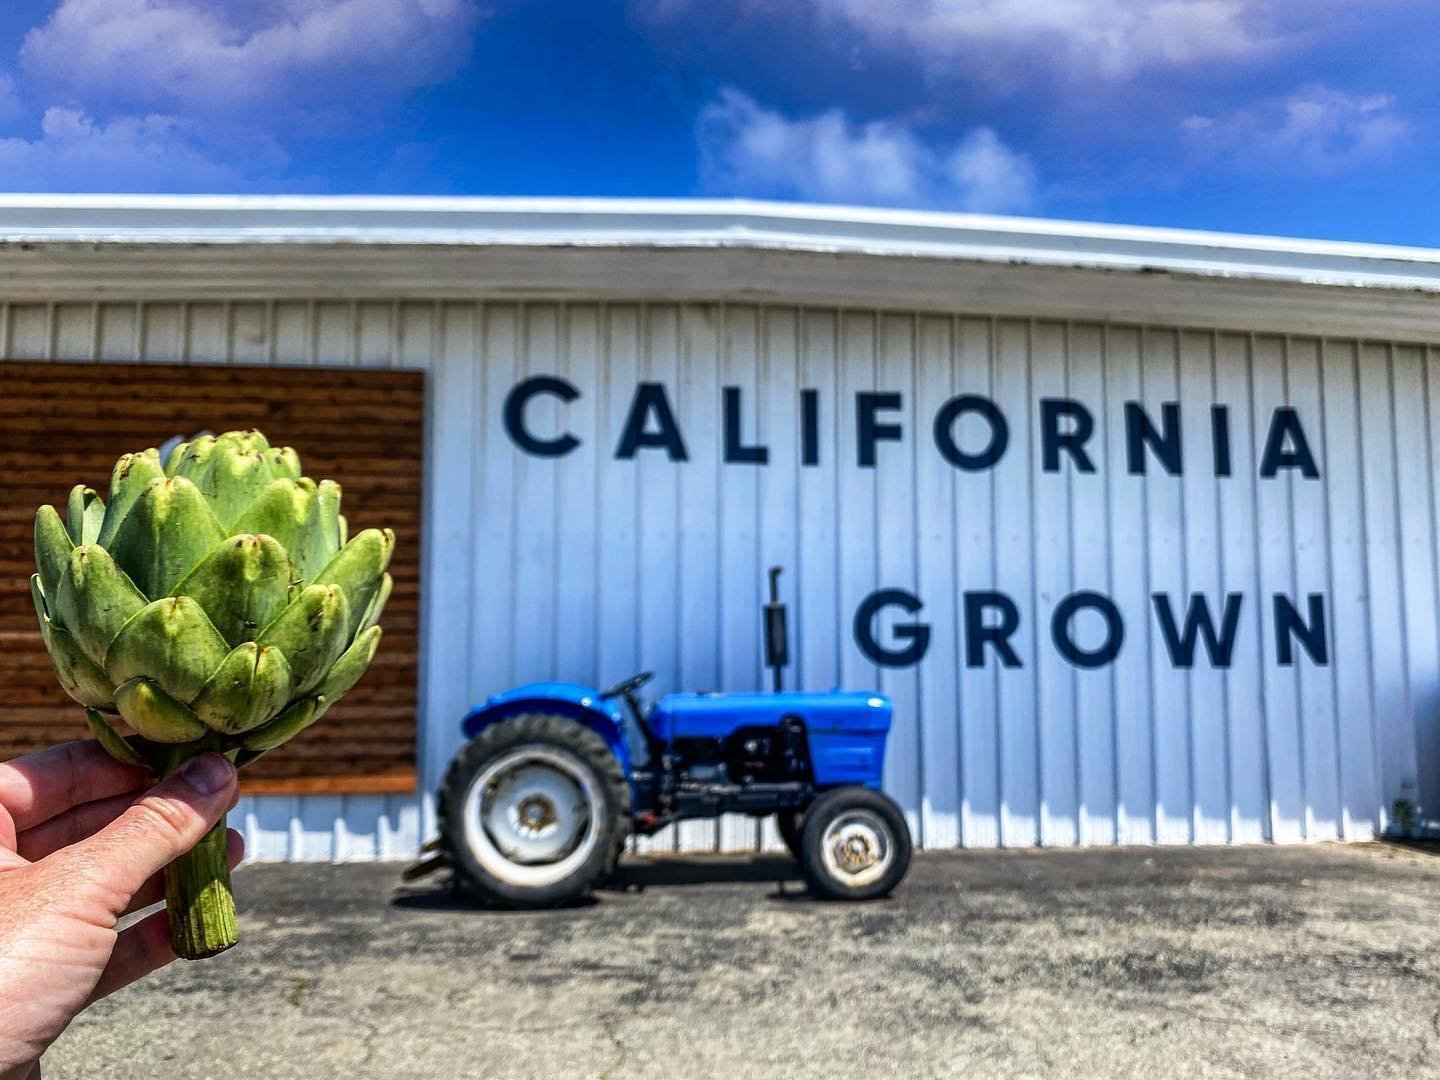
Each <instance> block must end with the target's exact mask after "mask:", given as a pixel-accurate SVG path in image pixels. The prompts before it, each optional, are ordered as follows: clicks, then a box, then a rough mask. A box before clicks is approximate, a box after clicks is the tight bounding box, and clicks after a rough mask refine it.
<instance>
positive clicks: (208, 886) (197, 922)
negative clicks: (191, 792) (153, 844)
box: [165, 817, 240, 960]
mask: <svg viewBox="0 0 1440 1080" xmlns="http://www.w3.org/2000/svg"><path fill="white" fill-rule="evenodd" d="M165 908H166V910H167V911H168V912H169V914H170V945H171V947H172V948H174V950H175V955H176V956H179V957H183V958H184V959H186V960H203V959H204V958H205V957H207V956H214V955H215V954H216V953H221V952H224V951H225V950H226V949H228V948H230V946H232V945H234V944H235V943H236V942H237V941H239V940H240V939H239V935H238V932H237V929H236V925H235V894H234V893H232V892H231V891H230V863H229V860H228V859H227V858H226V855H225V819H224V818H223V817H222V818H221V819H220V821H219V822H218V823H217V824H216V826H215V827H214V828H213V829H211V830H210V831H209V832H208V833H206V834H205V838H204V839H203V840H201V841H200V842H199V843H198V844H196V845H195V846H194V847H193V848H192V849H190V850H189V851H187V852H186V853H185V854H184V855H181V856H180V858H178V859H176V860H175V861H174V862H173V863H171V864H170V865H169V866H167V867H166V868H165Z"/></svg>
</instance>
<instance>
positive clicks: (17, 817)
mask: <svg viewBox="0 0 1440 1080" xmlns="http://www.w3.org/2000/svg"><path fill="white" fill-rule="evenodd" d="M149 780H150V777H149V775H148V774H147V773H146V772H145V770H143V769H140V768H136V767H134V766H131V765H123V764H121V763H120V762H118V761H116V760H115V759H114V758H112V757H111V756H110V755H109V754H107V753H106V752H105V751H104V750H102V749H101V748H100V746H99V744H98V743H94V742H72V743H65V744H63V745H60V746H56V747H53V748H51V749H49V750H43V751H41V752H40V753H38V754H29V755H27V756H25V757H20V758H16V759H15V760H13V761H9V762H5V763H3V764H0V1080H31V1078H33V1080H38V1077H39V1075H40V1067H39V1060H40V1055H41V1054H42V1053H44V1052H45V1049H46V1048H47V1047H48V1046H49V1045H50V1044H51V1043H52V1042H54V1041H55V1039H56V1038H57V1037H58V1036H59V1034H60V1033H61V1032H62V1031H64V1030H65V1028H66V1026H67V1025H68V1024H69V1023H70V1021H71V1020H73V1019H74V1018H75V1015H76V1014H77V1013H78V1012H80V1010H82V1009H83V1008H85V1007H86V1006H87V1005H89V1004H90V1003H91V1002H93V1001H96V1000H98V999H99V998H102V997H104V996H105V995H106V994H109V993H110V992H112V991H114V990H118V989H120V987H122V986H125V985H127V984H129V983H131V982H134V981H135V980H136V979H138V978H140V977H141V976H142V975H148V974H149V973H150V972H152V971H154V970H155V969H156V968H159V967H163V966H164V965H165V964H168V963H169V962H170V961H171V960H174V959H175V954H174V952H173V951H171V948H170V932H169V925H168V920H167V916H166V913H165V912H164V911H157V912H155V913H153V914H151V915H149V916H147V917H146V918H144V919H141V920H140V921H139V922H137V923H135V924H134V925H133V926H129V927H127V928H126V929H124V930H121V931H119V932H118V933H117V931H116V930H115V924H116V922H117V921H118V920H119V918H120V917H121V916H122V915H124V914H126V913H128V912H131V911H137V910H139V909H140V908H143V907H146V906H148V905H150V904H153V903H155V902H156V901H157V900H162V899H164V895H165V887H164V883H163V881H162V878H161V875H160V871H161V870H162V869H163V868H164V867H165V866H166V864H168V863H170V862H171V861H173V860H174V859H175V858H176V857H177V856H179V855H181V854H183V853H184V852H186V851H188V850H190V848H192V847H194V846H195V844H196V843H197V842H198V841H199V840H200V838H201V837H202V836H204V835H205V833H206V832H207V831H208V830H209V829H210V828H211V827H212V826H213V825H214V824H215V823H216V822H217V821H219V820H220V817H221V815H222V814H224V813H225V811H226V810H228V809H229V808H230V807H232V806H234V804H235V800H236V799H237V797H238V788H237V783H236V777H235V769H234V767H233V766H232V765H231V764H230V762H229V761H227V760H226V759H225V758H223V757H221V756H220V755H219V754H203V755H201V756H200V757H197V758H195V759H193V760H192V761H190V762H189V763H188V764H187V765H186V766H185V767H184V768H183V769H181V770H180V771H179V772H177V773H176V774H174V775H173V776H171V777H170V778H168V779H166V780H165V781H163V782H162V783H160V784H158V785H156V786H155V787H153V788H151V789H150V790H149V791H144V790H143V789H144V788H145V787H146V786H147V785H148V783H149ZM228 842H229V843H228V847H229V857H230V865H231V866H234V865H235V864H236V863H237V862H239V861H240V855H241V850H242V844H241V840H240V836H239V834H238V833H235V832H234V831H233V830H232V831H231V832H230V834H229V837H228Z"/></svg>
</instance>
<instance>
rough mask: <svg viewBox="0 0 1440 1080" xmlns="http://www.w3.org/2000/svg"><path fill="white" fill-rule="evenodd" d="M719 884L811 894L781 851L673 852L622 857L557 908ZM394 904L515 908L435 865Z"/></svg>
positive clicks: (771, 894)
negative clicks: (591, 892) (600, 879)
mask: <svg viewBox="0 0 1440 1080" xmlns="http://www.w3.org/2000/svg"><path fill="white" fill-rule="evenodd" d="M718 885H771V886H773V888H772V889H770V890H769V891H768V892H767V893H766V894H765V895H766V896H767V897H768V898H770V899H775V900H784V901H794V900H811V899H813V897H811V895H810V892H809V890H808V889H807V888H806V887H805V882H804V880H803V879H802V878H801V876H800V870H799V868H798V867H797V866H796V865H795V860H794V859H791V858H790V857H789V856H786V855H750V856H721V857H719V858H716V857H714V856H705V855H689V856H682V855H675V856H668V855H666V856H647V857H646V858H644V859H634V860H627V861H626V862H624V863H622V864H621V865H620V867H619V868H617V869H616V871H615V874H614V876H613V877H611V878H610V880H608V881H607V882H605V884H604V885H603V886H601V888H600V889H599V890H598V895H597V896H587V897H584V898H583V899H580V900H576V901H573V902H570V903H567V904H560V905H557V908H558V909H560V910H566V909H575V908H586V907H591V906H593V905H595V904H597V903H600V902H601V898H603V897H604V896H605V895H606V894H609V893H644V892H647V891H651V890H655V891H664V890H666V889H683V888H692V887H699V886H718ZM391 902H392V903H393V904H394V905H395V906H396V907H401V908H411V909H414V910H417V911H474V912H478V913H487V914H516V910H515V909H513V908H504V907H497V906H495V905H493V904H490V903H487V902H486V900H485V899H484V898H483V897H480V896H477V895H475V894H474V893H472V892H469V891H466V890H465V889H464V888H462V887H460V886H458V885H457V884H456V883H455V881H454V880H453V879H452V878H451V877H450V876H449V875H448V874H447V872H446V871H443V870H442V871H439V872H437V873H436V874H434V875H433V877H432V878H431V879H430V880H429V881H428V882H424V883H420V884H416V885H409V886H400V887H399V888H397V889H396V892H395V895H394V897H393V899H392V901H391Z"/></svg>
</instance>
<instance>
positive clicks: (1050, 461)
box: [1040, 398, 1095, 472]
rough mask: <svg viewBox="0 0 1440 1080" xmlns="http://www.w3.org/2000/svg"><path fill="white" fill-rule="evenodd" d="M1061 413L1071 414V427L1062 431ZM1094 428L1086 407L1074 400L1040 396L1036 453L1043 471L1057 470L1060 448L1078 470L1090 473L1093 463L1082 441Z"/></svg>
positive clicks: (1092, 470) (1064, 414) (1063, 414)
mask: <svg viewBox="0 0 1440 1080" xmlns="http://www.w3.org/2000/svg"><path fill="white" fill-rule="evenodd" d="M1062 416H1069V417H1074V419H1075V427H1074V428H1073V429H1072V430H1070V431H1066V432H1062V431H1061V430H1060V418H1061V417H1062ZM1094 431H1095V420H1094V418H1093V417H1092V416H1091V415H1090V410H1089V409H1087V408H1085V406H1084V405H1081V404H1080V403H1079V402H1078V401H1071V400H1070V399H1069V398H1041V399H1040V455H1041V460H1042V462H1043V464H1042V465H1041V468H1043V469H1044V470H1045V471H1046V472H1059V471H1060V451H1061V450H1064V451H1065V452H1066V453H1068V454H1069V455H1070V456H1071V458H1073V459H1074V461H1075V468H1076V469H1077V470H1078V471H1079V472H1094V471H1095V466H1094V464H1093V463H1092V462H1091V461H1090V455H1089V454H1087V453H1085V440H1086V439H1088V438H1090V436H1091V435H1092V434H1094Z"/></svg>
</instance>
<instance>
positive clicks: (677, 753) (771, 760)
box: [668, 716, 810, 785]
mask: <svg viewBox="0 0 1440 1080" xmlns="http://www.w3.org/2000/svg"><path fill="white" fill-rule="evenodd" d="M668 756H669V758H670V759H671V760H670V764H671V765H672V767H673V768H675V769H676V771H677V772H679V774H680V775H681V776H682V777H683V778H684V780H685V781H688V782H690V783H698V784H742V785H743V784H782V783H786V782H790V781H804V780H807V779H809V776H810V761H809V756H808V754H807V753H806V748H805V724H804V722H803V721H801V720H800V719H799V718H798V717H795V716H787V717H784V718H783V719H781V721H780V722H779V723H778V724H776V725H773V726H748V727H740V728H736V729H735V730H734V731H732V732H730V734H728V735H726V736H724V737H713V738H679V739H676V740H675V741H674V742H672V743H671V745H670V748H669V755H668Z"/></svg>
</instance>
